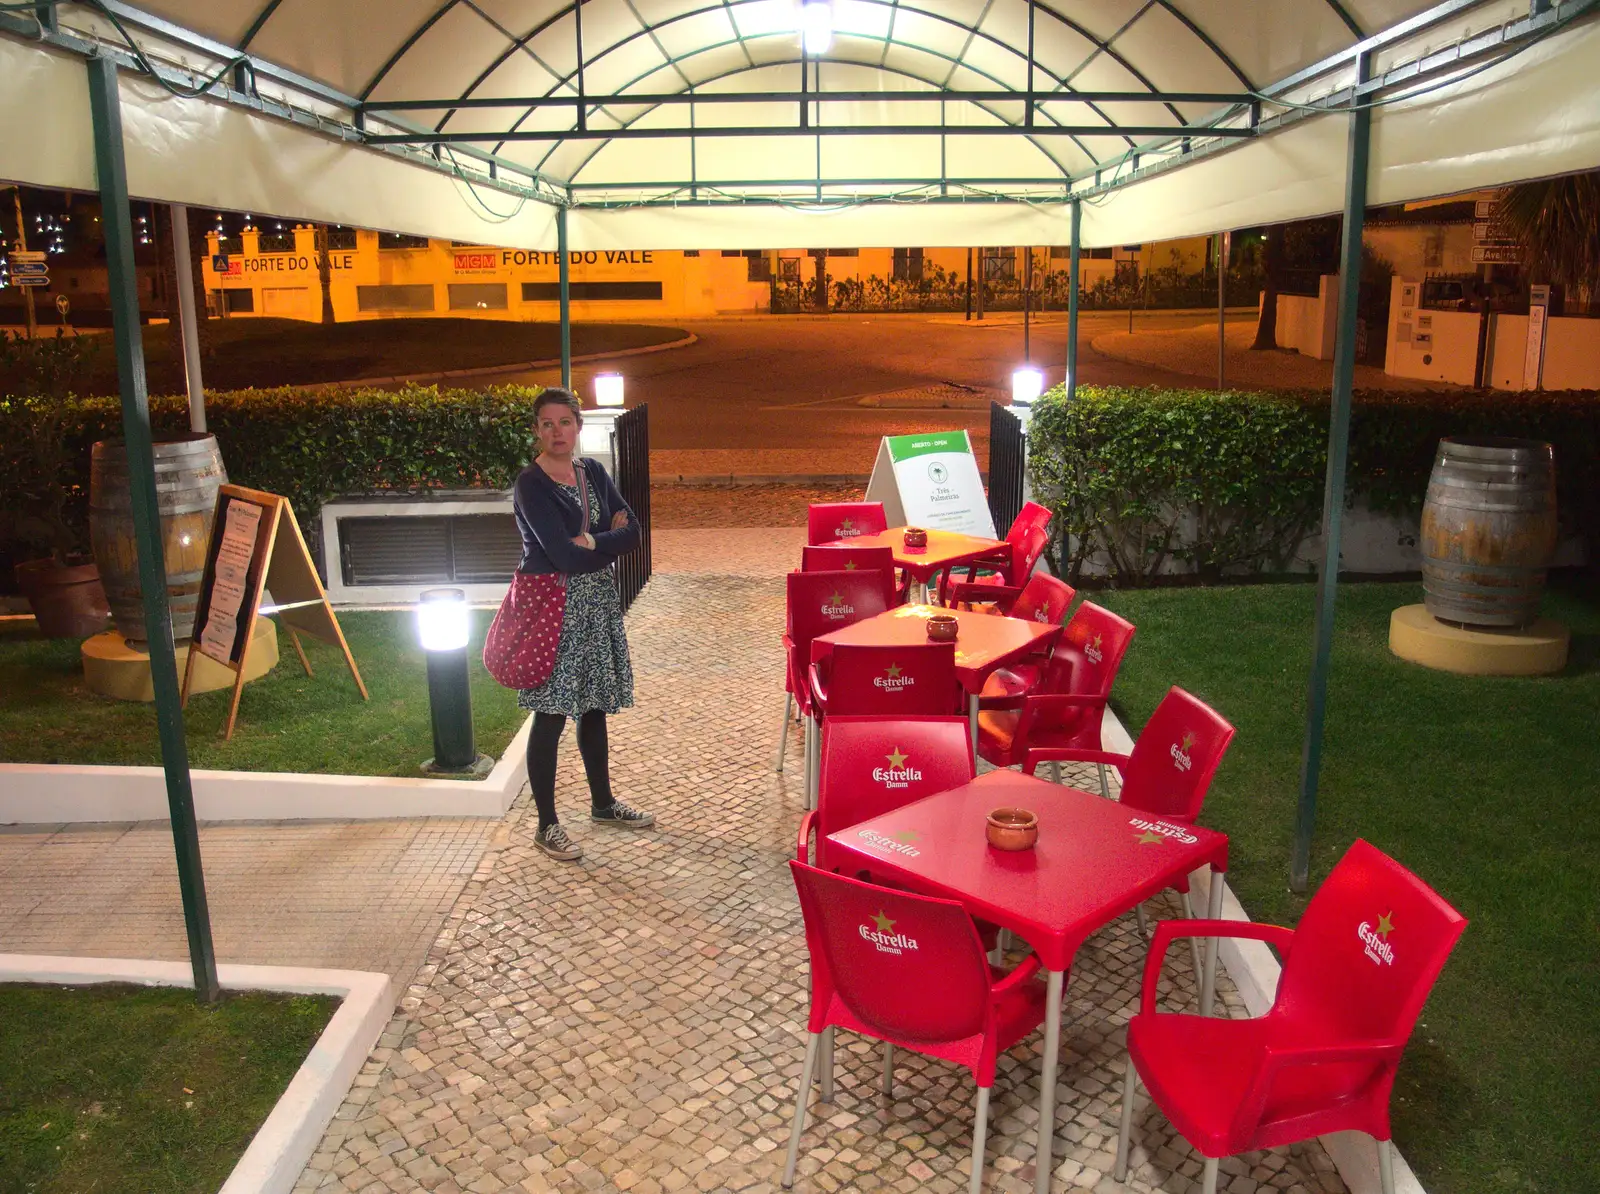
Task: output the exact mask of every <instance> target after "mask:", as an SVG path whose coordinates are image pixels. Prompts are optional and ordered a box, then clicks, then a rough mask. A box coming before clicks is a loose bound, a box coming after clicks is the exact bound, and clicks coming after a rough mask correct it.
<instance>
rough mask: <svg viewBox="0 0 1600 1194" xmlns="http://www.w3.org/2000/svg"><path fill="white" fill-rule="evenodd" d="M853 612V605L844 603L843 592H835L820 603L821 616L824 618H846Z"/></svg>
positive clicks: (854, 608)
mask: <svg viewBox="0 0 1600 1194" xmlns="http://www.w3.org/2000/svg"><path fill="white" fill-rule="evenodd" d="M855 612H856V607H855V606H853V605H847V604H845V600H844V594H843V593H838V592H835V593H833V594H832V595H831V596H830V597H829V598H828V599H827V600H826V601H824V602H823V603H822V616H823V617H824V618H833V619H834V620H835V621H837V620H838V619H840V618H848V617H849V616H850V615H851V614H853V613H855Z"/></svg>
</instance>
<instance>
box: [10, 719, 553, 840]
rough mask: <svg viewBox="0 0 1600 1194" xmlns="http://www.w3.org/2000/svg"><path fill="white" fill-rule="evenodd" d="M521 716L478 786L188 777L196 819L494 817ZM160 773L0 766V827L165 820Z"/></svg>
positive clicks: (247, 775) (253, 775) (511, 771)
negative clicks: (515, 729) (504, 747)
mask: <svg viewBox="0 0 1600 1194" xmlns="http://www.w3.org/2000/svg"><path fill="white" fill-rule="evenodd" d="M532 724H533V718H532V717H531V716H529V717H528V719H527V720H526V721H524V722H523V723H522V728H521V729H519V730H518V731H517V733H516V736H515V737H513V738H512V739H511V744H510V745H509V746H507V747H506V751H505V754H503V755H502V756H501V757H500V761H499V762H498V763H496V764H495V765H494V770H492V771H490V772H489V774H488V776H487V777H486V778H484V779H482V780H457V779H423V778H420V777H419V778H417V779H407V778H403V777H394V776H390V777H383V776H366V775H310V774H302V773H296V772H272V771H205V770H200V771H193V772H191V773H190V775H191V780H192V783H193V787H194V806H195V817H196V819H198V820H201V821H296V820H336V821H364V820H374V819H378V818H384V817H494V818H498V817H502V816H504V815H505V813H506V810H507V809H509V808H510V807H511V804H512V802H513V801H514V800H516V798H517V793H518V792H519V791H521V790H522V785H523V783H524V782H526V780H527V778H528V759H527V749H528V732H529V728H530V727H531V726H532ZM168 816H169V812H168V808H167V783H166V776H165V773H164V772H163V771H162V769H161V768H160V767H73V766H57V765H53V764H48V763H5V764H0V824H23V825H57V824H65V823H73V822H79V821H165V820H167V819H168Z"/></svg>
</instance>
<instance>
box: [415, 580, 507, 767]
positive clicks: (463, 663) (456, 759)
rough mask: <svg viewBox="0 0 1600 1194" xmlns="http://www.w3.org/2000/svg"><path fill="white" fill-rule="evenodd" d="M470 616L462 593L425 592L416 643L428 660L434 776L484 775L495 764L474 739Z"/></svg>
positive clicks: (445, 590) (464, 594) (419, 605)
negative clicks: (468, 642) (417, 642)
mask: <svg viewBox="0 0 1600 1194" xmlns="http://www.w3.org/2000/svg"><path fill="white" fill-rule="evenodd" d="M470 637H471V613H470V611H469V610H468V608H467V595H466V593H465V592H463V591H462V590H461V589H425V590H424V591H423V592H422V594H421V598H420V600H419V601H418V604H417V639H418V641H419V642H420V643H421V644H422V650H423V653H424V654H425V655H426V656H427V659H428V708H429V712H430V714H431V715H432V719H433V758H431V759H429V760H428V761H427V762H426V763H424V764H423V765H422V770H423V771H424V772H427V773H428V774H430V775H482V774H484V773H485V772H487V771H488V770H489V769H490V768H491V767H493V766H494V760H493V759H491V758H489V757H488V756H487V755H480V754H479V753H478V747H477V743H476V742H475V741H474V739H473V735H472V689H471V687H470V684H469V681H468V674H467V640H468V639H469V638H470Z"/></svg>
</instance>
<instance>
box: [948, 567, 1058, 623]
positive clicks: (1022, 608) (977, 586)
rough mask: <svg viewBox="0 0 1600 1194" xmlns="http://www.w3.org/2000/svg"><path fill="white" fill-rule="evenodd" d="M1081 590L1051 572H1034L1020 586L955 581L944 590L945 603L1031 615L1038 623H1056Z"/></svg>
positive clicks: (1017, 616)
mask: <svg viewBox="0 0 1600 1194" xmlns="http://www.w3.org/2000/svg"><path fill="white" fill-rule="evenodd" d="M1077 594H1078V590H1076V589H1074V588H1073V587H1072V586H1071V585H1069V584H1068V583H1067V582H1066V581H1064V580H1060V579H1058V578H1056V577H1054V576H1051V575H1050V574H1049V573H1048V572H1035V573H1033V574H1032V575H1031V576H1027V577H1024V578H1023V581H1022V584H1021V585H1001V584H987V583H983V582H981V581H980V582H968V581H964V580H962V581H952V582H951V583H950V584H949V585H948V586H947V587H946V589H945V597H946V598H947V601H946V604H947V605H952V606H963V607H966V608H969V609H970V608H972V607H974V606H976V605H985V606H986V607H987V612H988V613H991V614H1004V615H1005V616H1006V617H1008V618H1028V619H1030V620H1032V621H1035V622H1055V623H1057V624H1058V625H1059V624H1060V622H1061V620H1062V619H1063V618H1065V617H1066V616H1067V609H1068V607H1070V606H1071V605H1072V599H1073V598H1074V597H1076V596H1077Z"/></svg>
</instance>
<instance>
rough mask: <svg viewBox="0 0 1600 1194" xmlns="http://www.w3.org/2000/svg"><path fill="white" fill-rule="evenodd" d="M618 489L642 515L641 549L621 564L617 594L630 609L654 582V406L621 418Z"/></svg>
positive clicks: (634, 410)
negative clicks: (651, 439) (651, 570)
mask: <svg viewBox="0 0 1600 1194" xmlns="http://www.w3.org/2000/svg"><path fill="white" fill-rule="evenodd" d="M614 426H615V428H616V437H617V439H616V448H617V457H616V460H617V477H616V481H617V488H618V489H619V490H621V491H622V497H623V500H624V501H626V502H627V503H628V505H630V506H632V507H633V512H634V513H635V514H637V515H638V516H639V532H640V542H639V546H638V547H637V548H636V549H635V550H633V551H630V552H629V553H628V554H627V555H625V556H623V557H622V558H621V559H619V560H618V561H617V573H616V575H617V593H618V595H619V596H620V597H621V598H622V608H623V609H624V610H626V609H627V608H628V607H629V606H631V605H632V604H633V599H634V598H635V597H637V596H638V595H639V590H640V589H642V588H644V586H645V582H646V581H648V580H649V579H650V564H651V556H650V407H649V404H646V405H644V406H636V407H634V408H633V409H632V410H629V411H624V412H623V413H622V414H621V415H619V416H617V421H616V423H615V424H614Z"/></svg>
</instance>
